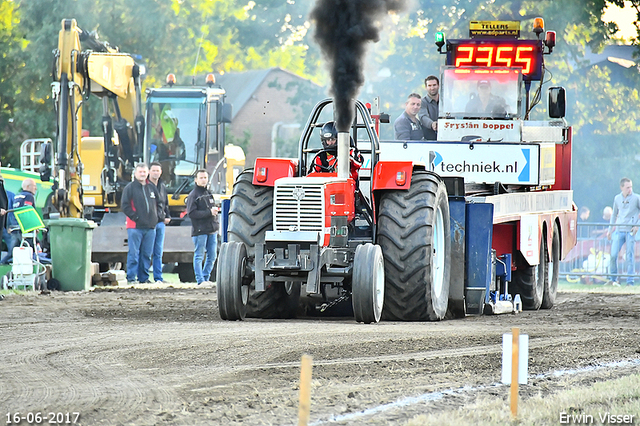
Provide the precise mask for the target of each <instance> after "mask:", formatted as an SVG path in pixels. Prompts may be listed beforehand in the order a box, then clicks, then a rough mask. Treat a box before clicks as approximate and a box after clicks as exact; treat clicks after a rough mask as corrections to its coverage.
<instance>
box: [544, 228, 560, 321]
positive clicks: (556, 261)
mask: <svg viewBox="0 0 640 426" xmlns="http://www.w3.org/2000/svg"><path fill="white" fill-rule="evenodd" d="M559 275H560V231H559V230H558V225H554V226H553V239H552V241H551V261H550V262H549V264H548V265H547V279H546V281H545V286H544V296H543V297H542V305H541V306H540V308H542V309H551V308H553V305H555V303H556V296H557V295H558V276H559Z"/></svg>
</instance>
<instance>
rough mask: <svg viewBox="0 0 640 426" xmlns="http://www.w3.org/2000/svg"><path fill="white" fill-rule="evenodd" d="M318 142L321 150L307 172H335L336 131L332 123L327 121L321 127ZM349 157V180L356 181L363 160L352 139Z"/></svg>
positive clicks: (336, 157)
mask: <svg viewBox="0 0 640 426" xmlns="http://www.w3.org/2000/svg"><path fill="white" fill-rule="evenodd" d="M320 141H322V148H323V150H322V151H320V152H319V153H318V155H316V157H315V158H314V159H313V163H312V164H311V169H310V170H309V172H318V173H322V172H325V173H327V172H335V171H336V164H337V163H338V145H337V143H338V129H337V128H336V124H335V122H334V121H328V122H326V123H325V124H324V126H322V129H321V130H320ZM349 157H350V161H351V178H352V179H354V180H358V170H360V167H362V163H363V162H364V158H362V154H360V151H358V148H356V147H355V144H354V143H353V139H351V150H350V155H349Z"/></svg>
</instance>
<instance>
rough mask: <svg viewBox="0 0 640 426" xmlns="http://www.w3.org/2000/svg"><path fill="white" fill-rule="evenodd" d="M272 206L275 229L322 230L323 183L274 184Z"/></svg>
mask: <svg viewBox="0 0 640 426" xmlns="http://www.w3.org/2000/svg"><path fill="white" fill-rule="evenodd" d="M273 208H274V211H273V217H274V230H276V231H318V232H323V230H324V185H323V184H321V183H318V184H309V183H306V182H305V183H304V184H292V183H285V184H279V185H276V188H275V202H274V206H273Z"/></svg>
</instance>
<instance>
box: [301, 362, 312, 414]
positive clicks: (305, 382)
mask: <svg viewBox="0 0 640 426" xmlns="http://www.w3.org/2000/svg"><path fill="white" fill-rule="evenodd" d="M312 360H313V358H312V357H311V355H302V360H301V361H300V404H299V407H298V426H307V425H308V424H309V413H310V411H311V362H312Z"/></svg>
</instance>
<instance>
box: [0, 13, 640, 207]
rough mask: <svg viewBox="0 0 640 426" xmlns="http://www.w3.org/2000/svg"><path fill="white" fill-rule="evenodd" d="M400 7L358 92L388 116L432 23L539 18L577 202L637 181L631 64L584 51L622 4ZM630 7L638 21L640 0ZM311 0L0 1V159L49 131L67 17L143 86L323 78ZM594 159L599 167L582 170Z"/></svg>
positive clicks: (456, 29)
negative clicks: (263, 77) (563, 112)
mask: <svg viewBox="0 0 640 426" xmlns="http://www.w3.org/2000/svg"><path fill="white" fill-rule="evenodd" d="M406 3H407V7H406V8H405V10H404V11H402V12H399V13H397V14H395V15H392V16H389V17H388V19H386V20H384V21H381V22H380V26H381V29H382V32H381V34H382V36H381V40H380V41H379V42H378V43H376V44H372V45H370V46H369V54H368V55H367V59H366V61H367V63H366V67H365V75H366V82H365V85H364V86H363V87H362V91H361V93H360V97H361V98H362V99H363V100H366V101H371V100H373V97H376V96H377V97H379V98H380V99H381V101H382V106H383V109H384V110H385V111H386V112H388V113H390V114H391V116H392V117H395V116H397V115H398V114H399V113H400V112H401V111H402V108H403V102H404V100H405V99H406V95H407V94H408V93H411V92H418V93H423V92H424V87H423V79H424V77H426V76H427V75H429V74H435V75H438V74H439V72H440V67H441V65H442V64H443V63H444V58H443V56H441V55H440V54H439V53H438V52H437V49H436V47H435V45H434V43H433V37H434V34H435V32H436V31H445V33H446V35H447V37H448V38H465V37H466V36H467V34H468V28H469V21H471V20H493V19H502V20H517V21H521V22H522V35H523V36H524V37H527V38H533V37H534V35H533V34H532V33H530V31H529V28H530V27H531V24H532V21H533V19H534V18H535V17H538V16H541V17H543V18H545V22H546V27H547V28H548V29H553V30H555V31H557V34H558V46H557V47H556V49H555V51H554V53H553V54H552V55H548V56H546V62H547V68H548V69H549V72H548V73H547V74H546V81H545V87H548V86H550V85H563V86H565V87H566V88H567V91H568V99H569V103H568V111H569V114H568V117H567V120H568V121H569V122H570V123H571V124H573V125H574V126H575V127H574V134H575V143H574V160H575V161H574V164H575V165H576V167H574V172H575V173H574V183H575V186H576V198H577V199H578V200H579V201H578V203H579V204H583V203H587V202H590V201H589V200H588V197H589V196H590V194H592V193H593V191H592V187H593V186H594V185H598V186H601V187H603V191H604V192H606V193H607V197H609V195H611V194H610V192H611V191H615V190H616V189H617V180H618V179H619V176H610V175H611V173H610V172H609V174H608V175H607V176H606V177H605V178H603V177H602V176H603V174H604V173H605V172H607V171H608V170H615V171H616V173H618V174H619V173H622V171H623V170H625V168H624V167H626V165H629V167H628V170H629V171H628V173H629V175H630V177H632V178H633V177H634V173H635V170H636V169H638V167H637V163H636V160H634V158H635V155H636V154H635V153H636V152H638V148H639V147H640V141H639V138H638V119H639V117H638V114H639V113H638V111H640V100H639V99H638V91H637V87H640V85H639V84H638V83H639V81H638V69H637V68H636V67H632V68H630V69H629V70H627V71H624V72H620V70H619V69H613V68H611V67H606V66H598V67H595V68H592V67H591V66H590V64H588V63H586V62H585V61H584V55H585V54H586V53H587V52H588V51H589V50H594V51H599V50H600V49H602V48H603V46H604V45H605V44H607V43H611V39H612V38H613V34H614V32H615V31H616V29H617V27H616V25H615V24H614V23H605V24H603V23H602V20H601V19H602V14H603V11H604V9H605V7H606V6H607V5H608V4H614V5H618V6H622V5H623V4H624V0H563V1H555V0H554V1H552V0H412V1H407V2H406ZM630 3H631V5H632V7H633V8H634V10H635V12H636V15H637V17H640V0H631V2H630ZM313 6H314V4H313V2H310V1H303V0H287V1H282V0H136V1H135V2H131V1H125V0H110V1H105V0H0V53H1V58H2V60H1V61H0V71H1V73H0V105H1V108H0V144H1V146H2V148H3V149H2V152H1V155H2V160H3V162H4V163H5V164H6V163H7V162H8V161H9V162H11V163H12V164H14V165H17V164H18V146H19V144H20V142H21V141H22V140H23V139H26V138H29V137H43V136H44V137H54V135H55V132H56V129H55V117H54V115H53V114H54V113H53V103H52V101H51V89H50V83H51V81H52V78H51V69H52V61H53V56H52V50H53V49H55V48H56V44H57V35H58V31H59V30H60V23H61V21H62V19H64V18H75V19H76V20H77V22H78V24H79V26H80V27H81V28H83V29H85V30H88V31H97V33H98V34H99V35H100V38H101V39H102V40H107V41H109V42H110V43H111V44H112V45H115V46H118V47H119V48H120V50H121V51H123V52H128V53H132V54H137V55H140V59H139V62H141V63H142V64H144V65H145V67H146V70H147V74H146V76H145V78H144V80H143V85H144V86H145V87H151V86H157V85H159V84H160V82H162V81H163V80H164V76H165V75H166V74H167V73H168V72H174V73H176V74H177V75H182V76H185V77H186V78H188V76H191V75H193V74H202V73H204V72H211V71H214V72H234V71H245V70H251V69H262V68H268V67H281V68H283V69H286V70H288V71H290V72H293V73H295V74H297V75H300V76H302V77H306V78H309V79H311V80H313V81H314V82H316V83H319V84H320V85H321V86H327V85H328V81H327V70H326V68H325V67H324V60H323V58H322V54H321V52H320V50H319V48H318V46H317V44H316V43H315V42H314V40H313V32H314V28H315V23H314V22H312V21H310V19H309V12H310V10H311V9H312V7H313ZM637 21H638V19H636V25H637ZM638 31H639V32H638V35H639V37H640V29H638ZM634 42H635V43H636V44H637V43H638V37H637V38H635V39H634ZM322 96H323V94H321V93H301V94H299V95H298V96H296V97H295V98H292V99H290V102H292V103H294V102H295V103H298V104H300V105H301V106H303V107H304V108H307V109H309V108H310V105H312V104H313V103H315V101H317V100H318V99H317V98H319V97H322ZM99 109H100V105H99V103H97V102H93V103H92V102H89V106H88V107H87V108H86V110H85V112H86V113H88V114H89V115H90V116H91V115H94V116H96V117H97V116H99V115H100V112H99ZM538 109H539V111H538V112H537V114H540V115H544V103H543V104H542V105H541V106H540V107H539V108H538ZM390 127H391V126H386V128H385V127H383V129H386V130H383V135H382V136H383V137H390V133H384V132H389V131H390ZM605 144H606V145H605ZM605 147H606V148H605ZM630 153H632V154H630ZM596 158H597V159H599V161H600V164H601V165H602V166H601V168H602V169H603V173H601V174H598V173H593V171H592V168H589V164H590V161H592V160H593V159H596ZM621 163H624V165H622V164H621ZM612 182H613V183H612ZM605 186H606V187H605ZM590 190H591V191H590ZM590 207H591V208H592V210H593V209H598V208H600V206H599V205H596V204H592V205H590Z"/></svg>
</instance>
